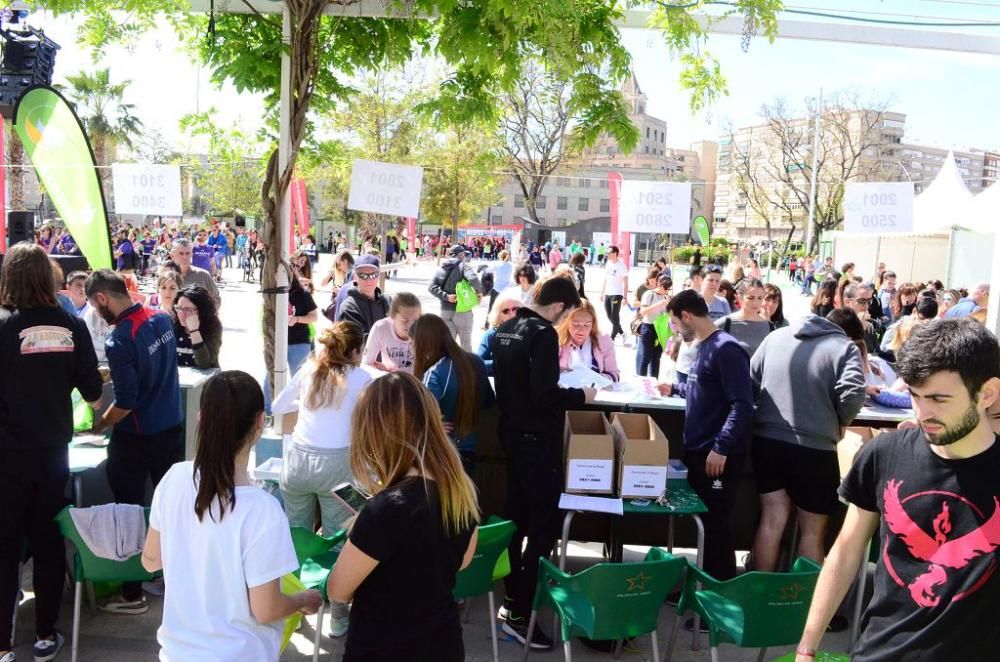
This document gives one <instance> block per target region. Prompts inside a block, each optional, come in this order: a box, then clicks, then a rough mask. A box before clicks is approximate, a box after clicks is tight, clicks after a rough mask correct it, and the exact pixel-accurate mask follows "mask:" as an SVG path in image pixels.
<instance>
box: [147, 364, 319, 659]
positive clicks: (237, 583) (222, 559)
mask: <svg viewBox="0 0 1000 662" xmlns="http://www.w3.org/2000/svg"><path fill="white" fill-rule="evenodd" d="M201 408H202V410H203V411H210V412H212V415H211V416H205V417H203V418H199V421H198V452H197V455H196V456H195V459H194V462H180V463H178V464H175V465H174V466H173V467H171V469H170V470H169V471H168V472H167V474H166V475H165V476H164V477H163V479H162V480H161V481H160V484H159V485H158V486H157V487H156V492H155V493H154V495H153V507H152V510H151V512H150V515H149V532H148V534H147V536H146V545H145V547H144V548H143V550H142V565H143V567H145V568H146V570H148V571H150V572H155V571H157V570H161V569H162V570H163V577H164V582H165V585H166V594H165V596H164V599H163V622H162V623H161V625H160V628H159V630H157V632H156V639H157V641H158V642H159V644H160V659H161V660H185V661H187V660H219V661H220V662H221V661H227V660H233V661H237V660H238V661H240V662H242V661H243V660H262V661H270V660H275V661H276V660H277V659H278V652H279V650H278V649H279V647H280V645H281V622H282V621H283V620H284V619H286V618H287V617H288V616H290V615H292V614H294V613H295V612H296V611H299V612H302V613H306V614H313V613H315V612H316V611H317V610H318V609H319V606H320V601H321V600H322V598H321V597H320V594H319V592H318V591H312V590H310V591H303V592H300V593H296V594H294V595H284V594H282V592H281V577H282V576H284V575H286V574H288V573H290V572H293V571H295V570H296V569H298V567H299V563H298V561H297V559H296V557H295V549H294V547H293V546H292V537H291V534H290V532H289V529H288V520H287V519H285V516H284V513H282V511H281V506H280V505H279V504H278V501H277V500H276V499H275V498H274V497H272V496H271V495H270V494H268V493H267V492H264V491H263V490H261V489H258V488H256V487H253V485H252V483H251V482H250V477H249V476H248V475H247V463H248V462H249V460H250V449H251V448H253V445H254V444H255V443H257V440H258V439H259V438H260V433H261V430H263V428H264V395H263V393H262V392H261V390H260V386H259V385H258V384H257V381H256V380H255V379H254V378H253V377H251V376H250V375H248V374H246V373H245V372H241V371H238V370H230V371H226V372H220V373H218V374H217V375H215V376H213V377H212V378H211V379H209V380H208V382H207V383H206V384H205V387H204V390H203V392H202V396H201Z"/></svg>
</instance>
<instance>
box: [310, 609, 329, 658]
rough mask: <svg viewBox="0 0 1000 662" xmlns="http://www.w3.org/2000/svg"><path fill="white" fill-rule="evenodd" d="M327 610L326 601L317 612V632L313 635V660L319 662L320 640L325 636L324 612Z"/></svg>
mask: <svg viewBox="0 0 1000 662" xmlns="http://www.w3.org/2000/svg"><path fill="white" fill-rule="evenodd" d="M325 611H326V602H321V603H320V604H319V611H317V612H316V633H315V634H314V635H313V662H319V641H320V637H322V636H323V613H324V612H325Z"/></svg>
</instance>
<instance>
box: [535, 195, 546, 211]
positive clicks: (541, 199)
mask: <svg viewBox="0 0 1000 662" xmlns="http://www.w3.org/2000/svg"><path fill="white" fill-rule="evenodd" d="M535 209H545V196H544V195H540V196H538V200H536V201H535Z"/></svg>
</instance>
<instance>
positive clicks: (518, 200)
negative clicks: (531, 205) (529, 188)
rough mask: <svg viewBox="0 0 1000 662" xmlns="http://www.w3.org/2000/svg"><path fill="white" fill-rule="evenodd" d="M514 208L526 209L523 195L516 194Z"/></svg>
mask: <svg viewBox="0 0 1000 662" xmlns="http://www.w3.org/2000/svg"><path fill="white" fill-rule="evenodd" d="M514 208H515V209H524V196H523V195H521V194H520V193H515V194H514Z"/></svg>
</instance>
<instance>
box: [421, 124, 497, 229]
mask: <svg viewBox="0 0 1000 662" xmlns="http://www.w3.org/2000/svg"><path fill="white" fill-rule="evenodd" d="M499 147H500V146H499V144H498V141H497V137H496V134H495V132H494V131H492V128H491V127H490V128H487V127H483V126H477V125H474V124H473V125H466V126H455V127H452V128H450V129H448V130H447V131H446V132H445V133H444V134H443V135H441V136H440V137H439V141H438V143H437V144H435V145H434V146H432V147H431V148H430V149H428V150H427V151H426V152H425V154H424V158H423V160H424V163H425V164H426V165H425V170H424V187H423V195H422V196H421V199H420V211H421V215H422V216H423V217H424V218H425V219H429V220H431V221H432V222H438V223H441V224H442V225H445V224H448V225H450V226H451V228H452V230H453V231H457V230H458V226H459V223H462V222H469V221H473V220H474V219H475V218H476V217H477V216H478V214H479V213H480V212H482V210H483V209H486V208H487V207H489V205H491V204H493V203H495V202H496V200H497V195H498V189H499V184H500V179H501V176H500V175H498V174H497V173H498V171H499V170H500V169H501V168H502V167H503V159H502V158H501V156H500V153H499Z"/></svg>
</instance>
